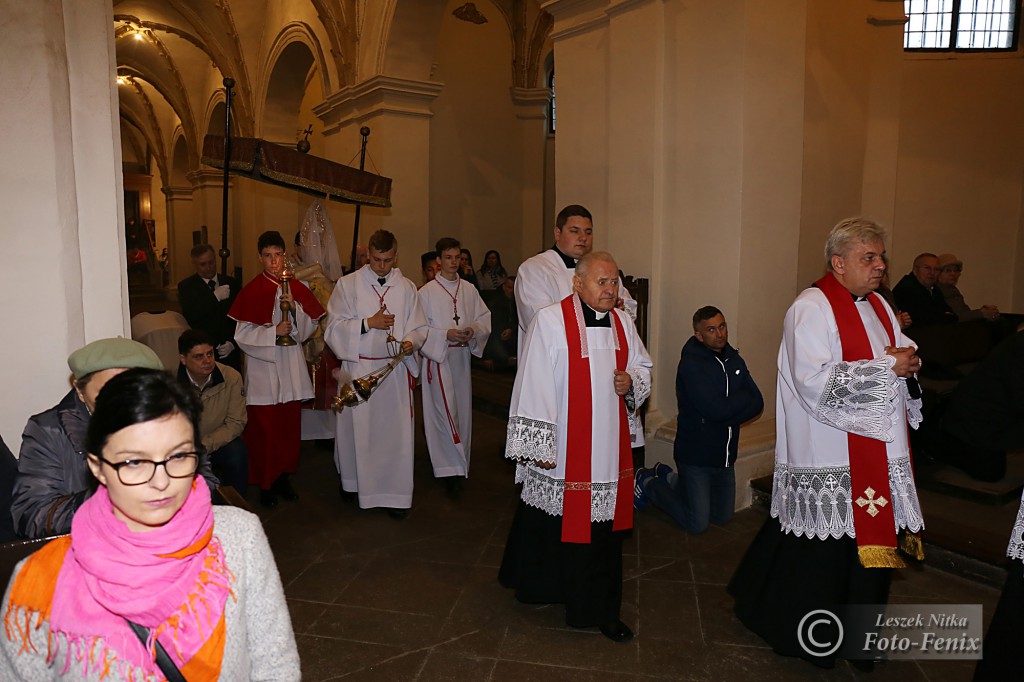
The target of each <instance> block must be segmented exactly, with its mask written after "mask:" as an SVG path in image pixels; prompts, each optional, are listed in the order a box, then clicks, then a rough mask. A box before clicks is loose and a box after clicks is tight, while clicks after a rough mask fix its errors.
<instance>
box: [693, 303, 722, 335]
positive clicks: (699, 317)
mask: <svg viewBox="0 0 1024 682" xmlns="http://www.w3.org/2000/svg"><path fill="white" fill-rule="evenodd" d="M721 314H722V311H721V310H719V309H718V308H716V307H715V306H713V305H706V306H704V307H703V308H697V312H695V313H694V314H693V331H697V328H698V327H699V326H700V323H701V322H703V321H704V320H710V319H711V318H712V317H715V316H716V315H721Z"/></svg>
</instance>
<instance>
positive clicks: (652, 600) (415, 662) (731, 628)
mask: <svg viewBox="0 0 1024 682" xmlns="http://www.w3.org/2000/svg"><path fill="white" fill-rule="evenodd" d="M504 430H505V423H504V421H503V420H502V419H500V418H498V417H495V416H491V415H488V414H486V413H484V412H477V413H476V419H475V424H474V440H473V463H472V472H471V478H470V480H469V481H468V483H467V485H466V489H465V493H464V496H463V498H462V499H461V500H459V501H452V500H449V499H448V498H447V497H446V496H445V495H444V490H443V486H442V485H440V484H439V483H437V482H436V481H434V480H433V478H432V475H431V470H430V464H429V459H428V457H427V453H426V448H425V445H424V443H423V438H422V435H421V436H419V438H418V441H417V450H416V493H415V498H414V502H413V510H412V513H411V514H410V516H409V518H408V519H406V520H404V521H395V520H392V519H391V518H389V517H388V516H387V515H386V514H385V513H384V512H382V511H380V510H359V509H358V508H357V507H356V506H355V505H353V504H349V503H345V502H343V501H342V500H341V499H340V498H339V495H338V479H337V476H336V474H335V469H334V463H333V459H332V454H331V453H330V452H329V451H327V450H322V449H319V448H317V447H316V446H315V445H313V444H312V443H307V444H304V449H303V455H302V462H301V465H300V469H299V473H298V474H297V475H296V477H295V484H296V488H297V490H298V492H299V494H300V495H301V499H300V500H299V501H298V502H295V503H285V502H282V504H281V505H280V506H279V507H278V508H276V509H274V510H272V511H269V512H268V511H266V510H259V513H260V514H261V516H262V517H263V519H264V522H265V528H266V531H267V535H268V536H269V538H270V542H271V545H272V546H273V549H274V553H275V556H276V557H277V562H278V566H279V568H280V571H281V576H282V579H283V581H284V586H285V594H286V596H287V598H288V604H289V607H290V609H291V613H292V620H293V624H294V627H295V632H296V637H297V639H298V645H299V652H300V655H301V658H302V672H303V679H304V680H309V681H317V680H339V679H344V680H382V681H388V682H392V681H400V680H410V681H411V680H415V681H418V682H427V681H434V680H457V681H462V680H466V681H477V680H479V681H493V682H502V681H506V680H507V681H514V682H529V681H531V680H545V681H551V680H573V681H589V680H595V681H596V680H616V681H625V680H641V679H642V680H735V679H740V678H741V677H742V678H743V679H745V680H747V681H749V682H753V681H755V680H805V679H806V680H818V679H821V680H836V679H853V678H856V677H859V676H861V675H862V674H861V673H858V672H856V671H854V670H853V669H852V668H851V667H850V666H848V665H847V664H846V663H840V664H839V665H838V666H837V667H836V669H834V670H832V671H821V670H818V669H817V668H815V667H813V666H812V665H810V664H808V663H806V662H803V661H800V660H795V659H788V658H784V657H780V656H777V655H775V654H774V653H772V652H771V650H769V649H768V648H766V647H765V646H764V644H763V643H762V642H761V640H760V639H759V638H757V637H756V636H754V635H753V634H751V633H750V632H748V631H747V630H746V629H745V628H744V627H743V626H742V625H740V623H739V622H738V621H737V620H736V618H735V617H734V616H733V614H732V600H731V598H730V597H729V596H728V594H727V593H726V591H725V583H726V582H727V581H728V579H729V578H730V576H731V575H732V572H733V569H734V567H735V566H736V564H737V563H738V561H739V560H740V557H741V556H742V554H743V552H744V550H745V549H746V547H747V545H748V544H749V542H750V540H751V538H752V537H753V535H754V533H755V532H756V531H757V529H758V528H759V526H760V525H761V523H762V522H763V520H764V518H765V512H764V511H763V510H762V509H757V508H755V509H750V510H747V511H744V512H741V513H739V514H737V516H736V517H735V519H734V520H733V521H732V522H731V523H729V524H728V525H727V526H724V527H712V528H711V529H710V530H709V531H708V532H707V533H705V534H704V535H700V536H691V535H687V534H686V533H684V532H683V531H681V530H679V529H677V528H676V527H674V526H673V525H672V524H671V522H670V520H669V519H668V517H666V516H664V515H662V514H661V513H660V512H656V511H646V512H644V513H642V514H639V515H638V518H637V521H636V528H635V530H634V531H633V534H632V537H631V538H630V540H629V541H628V542H627V544H626V546H625V568H626V571H625V572H626V575H625V585H624V599H623V608H622V617H623V620H624V621H625V622H626V623H627V624H628V625H630V626H631V627H632V628H633V629H634V630H635V632H636V638H635V639H634V640H633V641H632V642H630V643H627V644H615V643H613V642H611V641H609V640H607V639H605V638H604V637H602V636H601V635H600V634H599V633H597V632H596V630H594V631H580V630H573V629H570V628H567V627H566V626H565V625H564V620H563V613H562V610H561V608H560V607H558V606H541V607H538V606H528V605H524V604H520V603H518V602H516V601H515V599H514V598H513V597H512V594H511V593H510V592H509V591H508V590H505V589H503V588H502V587H500V586H499V585H498V583H497V580H496V574H497V569H498V564H499V562H500V560H501V554H502V549H503V546H504V543H505V538H506V534H507V532H508V527H509V524H510V522H511V518H512V513H513V511H514V509H515V505H516V491H515V486H514V485H513V482H512V479H513V468H512V467H511V466H510V465H508V464H506V463H505V462H504V461H503V459H502V449H503V445H504ZM253 493H254V491H252V490H250V498H252V500H253V501H255V495H254V494H253ZM1008 531H1009V529H1007V532H1008ZM892 593H893V596H892V599H893V601H899V602H904V603H934V604H957V603H971V604H977V603H980V604H982V605H983V607H984V610H985V617H986V621H987V619H988V618H989V617H990V615H991V612H992V609H993V608H994V606H995V603H996V600H997V599H998V591H997V590H995V589H993V588H991V587H986V586H984V585H981V584H979V583H975V582H971V581H968V580H965V579H963V578H960V577H957V576H954V575H951V574H948V573H944V572H942V571H940V570H937V569H935V568H932V567H930V566H923V567H917V568H913V569H908V570H905V571H901V572H899V573H898V575H897V578H896V580H895V582H894V585H893V591H892ZM972 670H973V661H967V662H918V661H909V662H907V661H891V662H887V663H884V664H882V665H880V666H878V667H877V668H876V670H875V672H874V673H872V675H871V678H872V679H875V680H886V679H897V678H898V679H899V680H901V682H907V681H910V680H968V679H970V676H971V673H972Z"/></svg>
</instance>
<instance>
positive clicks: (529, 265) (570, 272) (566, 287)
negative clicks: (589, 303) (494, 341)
mask: <svg viewBox="0 0 1024 682" xmlns="http://www.w3.org/2000/svg"><path fill="white" fill-rule="evenodd" d="M575 275H576V268H575V267H571V268H569V267H566V264H565V261H564V260H562V257H561V256H560V255H559V253H558V252H557V251H555V250H554V249H548V250H547V251H543V252H541V253H538V254H537V255H536V256H532V257H531V258H527V259H526V260H525V261H524V262H523V264H522V265H520V266H519V270H518V271H517V272H516V285H515V294H516V310H517V311H518V313H519V336H518V344H519V354H520V356H521V355H522V353H523V344H524V342H525V339H526V330H527V329H529V328H530V323H531V322H532V321H533V318H534V316H536V314H537V313H538V311H540V310H541V309H542V308H546V307H547V306H549V305H551V304H553V303H558V302H559V301H561V300H562V299H563V298H565V297H566V296H568V295H569V294H571V293H572V278H573V277H574V276H575ZM619 298H621V299H622V300H623V304H624V307H625V309H626V312H627V313H628V314H629V316H630V317H631V318H632V319H633V320H636V306H637V303H636V300H634V299H633V297H632V296H630V295H629V292H628V291H627V290H626V287H625V286H623V285H622V282H619ZM639 423H640V422H639V420H637V421H635V422H634V424H639ZM631 435H632V440H633V443H632V445H633V447H634V448H638V447H640V446H642V445H644V430H643V429H635V431H633V432H632V434H631Z"/></svg>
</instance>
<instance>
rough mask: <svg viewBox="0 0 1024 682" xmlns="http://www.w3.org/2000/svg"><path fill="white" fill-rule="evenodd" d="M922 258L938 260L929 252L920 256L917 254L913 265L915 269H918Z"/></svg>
mask: <svg viewBox="0 0 1024 682" xmlns="http://www.w3.org/2000/svg"><path fill="white" fill-rule="evenodd" d="M922 258H938V256H936V255H935V254H934V253H930V252H928V251H925V252H924V253H919V254H917V257H915V258H914V265H913V267H915V268H916V267H917V265H918V263H920V262H921V259H922Z"/></svg>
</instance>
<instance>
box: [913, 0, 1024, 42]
mask: <svg viewBox="0 0 1024 682" xmlns="http://www.w3.org/2000/svg"><path fill="white" fill-rule="evenodd" d="M903 4H904V11H905V12H906V13H907V18H908V21H907V25H906V27H905V28H904V30H903V48H904V49H905V50H964V51H980V50H985V51H996V50H1015V49H1017V23H1018V22H1017V18H1018V15H1019V14H1020V0H904V3H903Z"/></svg>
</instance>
